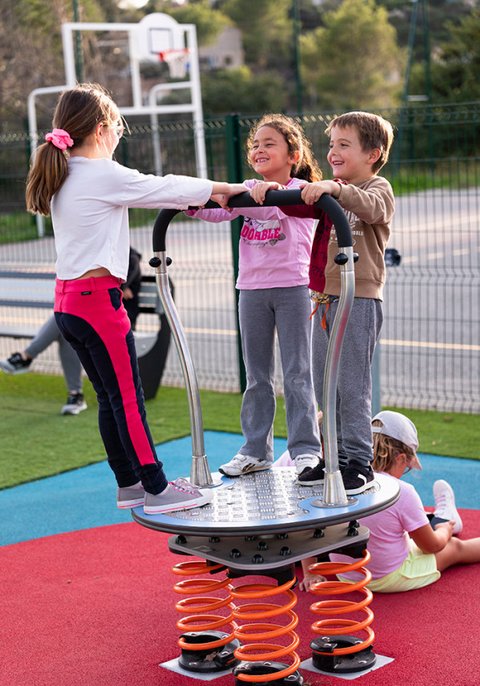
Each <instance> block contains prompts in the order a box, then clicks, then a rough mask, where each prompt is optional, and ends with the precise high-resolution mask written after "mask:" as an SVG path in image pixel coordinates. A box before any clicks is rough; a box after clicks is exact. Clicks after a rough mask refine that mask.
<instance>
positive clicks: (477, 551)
mask: <svg viewBox="0 0 480 686" xmlns="http://www.w3.org/2000/svg"><path fill="white" fill-rule="evenodd" d="M435 557H436V559H437V569H438V570H439V571H440V572H442V571H443V570H444V569H448V567H453V565H469V564H474V563H475V562H480V538H470V539H468V540H465V541H464V540H462V539H460V538H454V537H452V538H451V539H450V540H449V541H448V543H447V545H446V546H445V548H444V549H443V550H441V551H440V552H439V553H435Z"/></svg>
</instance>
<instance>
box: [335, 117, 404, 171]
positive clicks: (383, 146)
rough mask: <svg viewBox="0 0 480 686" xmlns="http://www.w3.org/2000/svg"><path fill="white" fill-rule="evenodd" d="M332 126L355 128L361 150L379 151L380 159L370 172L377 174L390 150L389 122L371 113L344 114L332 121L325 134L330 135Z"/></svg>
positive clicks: (391, 136)
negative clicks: (375, 149) (376, 149)
mask: <svg viewBox="0 0 480 686" xmlns="http://www.w3.org/2000/svg"><path fill="white" fill-rule="evenodd" d="M334 126H338V127H340V128H344V127H346V126H352V127H355V129H356V130H357V131H358V137H359V139H360V145H361V146H362V150H373V149H374V148H378V149H379V150H380V157H379V158H378V160H377V161H376V162H375V163H374V164H373V165H372V171H373V172H375V173H377V172H378V171H379V170H380V169H381V168H382V167H383V166H384V165H385V164H386V163H387V162H388V155H389V153H390V148H391V147H392V143H393V127H392V125H391V124H390V122H389V121H387V120H386V119H384V118H383V117H381V116H380V115H378V114H372V113H371V112H346V113H345V114H340V115H339V116H338V117H335V118H334V119H332V121H331V122H330V124H329V125H328V126H327V128H326V129H325V133H326V134H327V136H328V135H330V132H331V130H332V128H333V127H334Z"/></svg>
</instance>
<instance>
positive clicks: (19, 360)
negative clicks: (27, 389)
mask: <svg viewBox="0 0 480 686" xmlns="http://www.w3.org/2000/svg"><path fill="white" fill-rule="evenodd" d="M31 364H32V360H31V359H30V360H24V359H23V357H22V355H21V353H13V355H10V357H9V358H8V359H7V360H0V369H3V371H4V372H7V374H24V373H25V372H28V371H29V369H30V365H31Z"/></svg>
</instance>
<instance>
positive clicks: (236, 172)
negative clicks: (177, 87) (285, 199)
mask: <svg viewBox="0 0 480 686" xmlns="http://www.w3.org/2000/svg"><path fill="white" fill-rule="evenodd" d="M225 124H226V126H225V133H226V137H227V138H226V150H227V174H228V180H229V182H230V183H239V182H241V181H243V164H242V137H241V132H240V120H239V117H238V114H227V116H226V120H225ZM242 223H243V222H242V219H241V218H240V217H238V218H237V219H234V220H233V221H232V222H230V226H231V234H230V235H231V239H232V255H233V276H234V284H233V286H234V288H235V282H236V280H237V276H238V246H239V241H240V230H241V228H242ZM238 297H239V293H238V290H237V289H236V288H235V304H236V311H235V318H236V325H237V349H238V380H239V382H240V390H241V392H242V393H243V392H244V391H245V389H246V387H247V375H246V372H245V365H244V363H243V354H242V342H241V338H240V322H239V319H238Z"/></svg>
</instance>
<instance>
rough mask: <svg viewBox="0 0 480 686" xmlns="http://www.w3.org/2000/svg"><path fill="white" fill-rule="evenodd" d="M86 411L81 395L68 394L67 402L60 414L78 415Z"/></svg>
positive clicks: (85, 404)
mask: <svg viewBox="0 0 480 686" xmlns="http://www.w3.org/2000/svg"><path fill="white" fill-rule="evenodd" d="M86 409H87V403H86V402H85V398H84V397H83V393H69V394H68V398H67V402H66V403H65V405H64V406H63V407H62V410H61V414H73V415H76V414H80V412H83V411H84V410H86Z"/></svg>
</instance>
